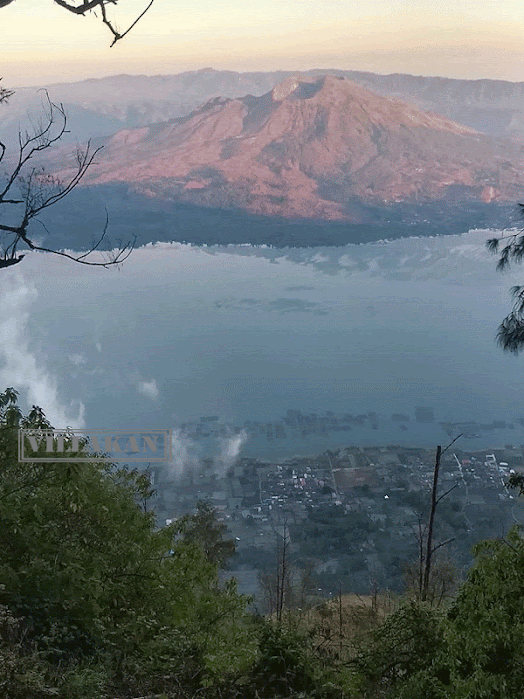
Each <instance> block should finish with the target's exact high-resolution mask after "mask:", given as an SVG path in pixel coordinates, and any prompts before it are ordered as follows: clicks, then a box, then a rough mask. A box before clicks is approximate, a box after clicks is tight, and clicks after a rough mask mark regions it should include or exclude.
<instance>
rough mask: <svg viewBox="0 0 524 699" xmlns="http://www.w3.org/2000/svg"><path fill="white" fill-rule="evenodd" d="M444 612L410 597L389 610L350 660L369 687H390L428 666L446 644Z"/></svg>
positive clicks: (371, 688)
mask: <svg viewBox="0 0 524 699" xmlns="http://www.w3.org/2000/svg"><path fill="white" fill-rule="evenodd" d="M443 620H444V617H443V613H442V612H441V611H439V610H437V609H434V608H432V607H430V606H429V605H427V604H424V603H420V602H417V601H415V600H409V601H407V602H405V603H404V604H403V605H402V606H401V607H400V608H399V609H397V610H396V611H394V612H393V613H392V614H390V615H389V616H388V617H387V618H386V620H385V621H384V623H383V624H381V625H380V626H379V627H378V629H376V630H375V631H373V632H372V634H371V635H370V637H369V638H368V639H365V640H364V641H363V642H362V643H361V644H360V649H359V652H358V654H357V656H356V657H355V658H354V660H352V662H351V664H352V665H353V666H354V667H355V669H356V670H357V671H358V672H359V673H360V674H361V675H362V677H363V678H365V680H366V687H367V691H368V692H370V693H371V696H373V693H374V692H376V691H377V690H384V689H387V690H388V691H391V690H393V689H396V688H398V686H399V685H402V683H403V682H404V681H405V679H406V678H409V677H411V676H412V675H413V674H415V673H417V672H419V671H420V670H423V669H427V668H428V667H430V666H431V665H432V663H433V661H434V658H435V656H436V654H437V653H438V652H439V650H440V649H441V648H442V645H443V633H442V628H443Z"/></svg>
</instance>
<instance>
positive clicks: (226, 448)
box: [219, 430, 248, 476]
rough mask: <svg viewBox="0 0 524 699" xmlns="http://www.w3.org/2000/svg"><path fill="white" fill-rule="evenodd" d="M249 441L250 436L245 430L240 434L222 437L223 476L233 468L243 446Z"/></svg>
mask: <svg viewBox="0 0 524 699" xmlns="http://www.w3.org/2000/svg"><path fill="white" fill-rule="evenodd" d="M247 439H248V434H247V432H246V431H245V430H241V431H240V432H239V433H238V434H233V435H230V436H229V437H221V438H220V439H219V442H220V471H221V473H220V475H221V476H224V475H225V473H226V471H227V470H228V469H229V468H231V466H233V464H234V463H235V461H236V460H237V458H238V455H239V454H240V449H241V448H242V445H243V444H244V442H246V440H247Z"/></svg>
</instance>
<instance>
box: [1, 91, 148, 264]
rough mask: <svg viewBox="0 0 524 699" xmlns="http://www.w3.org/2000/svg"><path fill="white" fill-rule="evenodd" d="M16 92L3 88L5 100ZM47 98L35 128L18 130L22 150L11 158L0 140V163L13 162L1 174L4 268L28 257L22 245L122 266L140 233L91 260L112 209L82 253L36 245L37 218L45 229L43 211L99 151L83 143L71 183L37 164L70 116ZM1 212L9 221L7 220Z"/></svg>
mask: <svg viewBox="0 0 524 699" xmlns="http://www.w3.org/2000/svg"><path fill="white" fill-rule="evenodd" d="M12 94H13V93H12V92H10V91H8V90H6V89H3V88H2V89H1V90H0V104H1V103H2V102H3V103H5V102H7V100H8V98H9V97H10V96H11V95H12ZM46 97H47V113H46V114H45V117H44V118H43V119H42V120H41V121H40V123H39V124H38V125H37V126H36V127H35V128H34V131H33V133H28V132H26V133H25V134H20V135H19V144H18V153H17V154H16V156H15V157H13V158H9V157H8V152H7V147H6V145H5V144H4V143H2V141H0V164H1V163H2V162H3V161H5V163H6V164H8V163H9V167H10V171H9V172H8V173H7V174H6V175H5V176H0V269H2V268H6V267H11V266H12V265H16V264H19V263H20V262H21V261H22V259H23V258H24V257H25V255H20V254H19V246H20V245H22V244H24V245H25V246H26V247H27V248H29V249H30V250H40V251H42V252H47V253H53V254H55V255H60V256H62V257H67V258H68V259H70V260H73V261H74V262H77V263H79V264H84V265H92V266H98V267H109V266H111V265H118V264H120V263H122V262H123V261H124V260H126V259H127V257H129V255H130V254H131V252H132V250H133V248H134V245H135V242H136V236H134V238H133V240H132V241H128V242H127V243H126V244H125V245H120V247H119V249H118V250H117V251H116V252H111V253H106V255H107V257H106V261H105V262H92V261H90V260H88V259H87V258H88V256H89V255H90V254H91V253H93V252H94V251H95V250H97V249H98V248H99V247H100V245H101V244H102V241H103V240H104V238H105V236H106V233H107V227H108V223H109V220H108V217H107V212H106V223H105V226H104V230H103V232H102V234H101V235H100V237H99V239H98V240H97V241H96V240H93V242H92V244H91V249H90V250H89V251H88V252H85V253H82V254H81V255H76V256H75V255H70V254H69V253H66V252H63V251H58V250H54V249H51V248H47V247H43V246H41V245H37V244H36V243H35V242H34V241H35V238H34V235H33V234H30V232H29V228H30V226H31V224H32V223H33V222H39V223H40V224H41V225H42V226H43V227H44V229H45V226H44V224H43V223H42V221H40V220H39V218H38V216H39V215H40V214H41V213H42V212H43V211H45V210H46V209H48V208H49V207H51V206H54V205H55V204H57V203H58V202H59V201H61V200H62V199H63V198H64V197H66V196H67V195H68V194H69V193H70V192H71V191H72V190H73V189H74V188H75V187H76V186H77V185H78V184H79V182H80V180H81V179H82V178H83V176H84V175H85V173H86V171H87V170H88V168H89V166H90V165H91V163H92V162H93V159H94V158H95V156H96V154H97V153H98V151H99V150H100V148H97V149H95V150H92V148H91V143H90V142H88V143H87V146H86V147H85V148H84V149H81V148H78V149H77V151H76V154H75V165H74V168H73V174H72V176H71V177H70V178H69V179H68V181H67V182H63V181H62V180H61V179H60V178H59V177H57V176H56V175H52V174H50V173H48V172H46V169H45V166H43V165H42V164H40V165H38V158H39V157H40V156H41V154H42V153H45V152H46V151H49V150H50V149H52V148H53V146H55V145H56V144H57V143H58V142H59V141H60V139H61V138H62V136H63V135H64V133H66V130H67V117H66V113H65V111H64V107H63V105H61V104H60V105H57V104H55V103H54V102H52V101H51V100H50V99H49V96H48V95H47V93H46ZM2 214H3V221H4V222H2ZM46 230H47V229H46Z"/></svg>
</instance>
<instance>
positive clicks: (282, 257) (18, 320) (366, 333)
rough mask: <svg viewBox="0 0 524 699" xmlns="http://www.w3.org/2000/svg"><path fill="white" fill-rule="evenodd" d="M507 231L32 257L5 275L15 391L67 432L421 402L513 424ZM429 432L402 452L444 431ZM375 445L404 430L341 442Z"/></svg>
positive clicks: (518, 401)
mask: <svg viewBox="0 0 524 699" xmlns="http://www.w3.org/2000/svg"><path fill="white" fill-rule="evenodd" d="M492 236H493V233H492V232H489V231H472V232H469V233H466V234H464V235H461V236H446V237H441V238H421V239H402V240H396V241H392V242H382V243H374V244H368V245H362V246H346V247H343V248H341V247H339V248H332V247H331V248H315V249H299V248H295V249H284V250H282V249H280V250H277V249H272V248H268V247H257V248H254V247H248V246H244V247H242V246H236V247H227V248H224V247H222V248H219V247H208V248H205V247H191V246H189V245H182V244H178V243H173V244H168V243H160V244H156V245H149V246H147V247H144V248H140V249H138V250H136V251H134V253H133V254H132V255H131V257H130V258H129V259H128V260H127V261H126V263H125V264H124V266H123V267H122V269H121V270H120V271H117V270H115V269H109V270H106V269H103V268H93V267H91V268H89V267H80V266H79V265H75V264H74V263H72V262H69V261H67V260H62V259H58V258H54V257H53V256H49V255H48V256H43V255H38V254H33V255H31V256H28V258H27V259H26V260H24V263H23V265H22V266H21V267H20V269H16V268H15V269H13V270H9V271H6V272H4V276H3V279H4V283H3V288H2V291H1V292H0V294H1V296H2V299H1V303H2V307H3V308H4V309H5V310H6V311H8V312H9V313H10V315H11V317H10V318H7V319H6V320H4V321H3V323H2V324H1V325H0V368H1V371H0V373H1V381H2V384H3V385H4V386H14V387H15V388H17V389H19V390H21V392H22V396H21V397H22V398H23V401H22V404H23V405H24V404H25V405H31V404H33V403H38V404H39V405H41V406H42V407H43V408H44V411H45V412H46V414H47V415H48V417H49V419H50V420H51V422H52V423H53V425H54V426H55V427H64V426H66V425H71V426H76V427H82V426H86V427H90V428H94V427H111V428H114V429H116V428H137V429H139V428H151V429H153V428H157V429H163V428H167V427H174V426H176V425H177V424H179V423H180V422H184V421H188V420H191V419H196V420H198V419H199V416H203V415H219V416H220V417H221V419H224V420H228V421H230V422H232V423H235V424H237V425H239V426H242V425H243V424H244V422H245V421H246V420H260V421H271V420H276V419H278V418H279V417H280V416H283V415H285V414H286V411H287V410H288V409H290V408H293V409H300V410H302V411H303V412H318V413H322V412H324V411H327V410H332V411H335V412H350V413H363V412H368V411H376V412H377V413H378V415H379V416H383V417H384V418H386V417H387V418H389V416H390V415H391V413H392V412H403V413H407V414H408V415H410V416H411V418H412V419H413V414H414V407H415V406H418V405H423V406H432V407H433V408H434V411H435V420H436V421H437V422H438V421H440V420H455V421H459V420H466V419H472V420H479V421H484V422H491V421H492V420H493V419H502V420H507V421H509V422H515V421H516V420H517V419H518V418H519V417H521V416H524V398H523V396H524V390H523V389H524V376H523V365H522V359H520V358H519V357H514V356H510V355H506V354H504V353H503V352H502V351H501V349H500V348H498V347H497V345H496V343H495V339H494V337H495V333H496V330H497V326H498V324H499V323H500V321H501V320H502V319H503V317H504V316H505V315H507V313H508V312H509V310H510V307H511V299H510V296H509V288H510V287H511V286H512V285H513V284H518V283H519V282H520V281H521V279H522V278H523V277H524V269H522V270H521V269H518V268H515V269H514V270H513V271H510V272H508V273H505V274H500V273H498V272H496V270H495V265H496V261H497V258H496V257H494V256H492V255H490V254H489V253H488V252H487V251H486V250H485V241H486V239H488V238H489V237H492ZM26 390H28V391H29V393H25V391H26ZM413 427H415V426H413ZM417 429H418V428H417ZM424 429H427V430H428V431H427V432H426V433H424V432H420V429H419V432H420V434H419V436H416V434H415V433H417V430H416V429H415V431H412V432H411V433H410V432H398V431H396V432H395V434H394V437H395V440H394V441H395V443H406V444H410V443H413V442H414V441H416V442H417V443H420V440H421V439H424V434H426V435H427V439H428V441H429V443H428V445H427V446H432V445H433V444H434V440H435V439H437V438H440V439H442V440H444V439H445V438H446V435H445V434H444V433H443V432H442V431H441V430H440V428H439V427H438V426H437V425H433V426H428V427H427V428H424ZM417 434H418V433H417ZM495 434H496V435H497V436H495ZM508 434H512V441H513V442H514V443H519V442H520V441H522V442H524V439H522V437H523V436H524V434H522V433H521V429H519V428H517V429H515V430H514V431H512V433H510V432H509V431H507V433H506V432H505V433H502V432H501V433H498V432H497V433H493V434H492V435H490V436H489V438H487V440H486V439H484V440H479V442H478V444H477V440H474V441H473V442H470V443H469V446H471V447H473V446H474V445H477V446H484V443H483V442H486V441H487V443H486V446H488V444H489V443H492V442H494V441H496V442H497V443H498V442H499V441H500V442H501V443H503V442H504V440H505V439H506V441H507V436H508ZM370 439H371V440H373V443H377V444H382V443H391V441H392V439H393V434H392V433H390V432H384V431H382V430H380V431H375V432H374V433H373V434H372V435H367V434H366V435H365V434H360V437H357V432H356V431H353V432H350V433H348V434H345V435H344V436H343V437H342V436H340V437H337V440H338V441H339V443H351V442H352V441H354V442H357V441H358V443H366V442H369V440H370ZM340 440H343V441H340ZM510 441H511V440H510ZM481 442H482V443H481ZM316 446H317V445H316V444H314V443H311V447H310V448H311V450H312V453H316V452H315V448H316ZM245 448H246V449H248V451H249V445H245ZM260 448H262V445H261V446H260ZM272 449H273V451H275V455H276V451H278V450H279V449H280V451H282V450H283V449H284V451H285V450H286V449H287V450H292V449H293V447H292V445H286V446H285V448H284V445H283V444H282V445H280V446H279V445H278V443H276V444H274V445H273V446H272ZM300 451H302V452H303V451H304V445H302V448H301V450H300ZM246 453H247V452H246ZM285 455H286V454H282V456H285ZM260 456H264V454H260Z"/></svg>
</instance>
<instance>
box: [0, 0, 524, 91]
mask: <svg viewBox="0 0 524 699" xmlns="http://www.w3.org/2000/svg"><path fill="white" fill-rule="evenodd" d="M72 1H74V0H72ZM76 4H80V3H79V2H77V3H76ZM147 4H148V2H147V0H120V2H119V3H118V5H117V6H115V7H111V10H108V13H109V14H110V15H111V16H112V17H113V18H114V19H115V21H116V23H117V26H118V28H119V29H120V30H121V31H123V30H124V29H126V28H127V26H129V24H131V22H132V21H133V20H134V19H135V18H136V17H137V16H138V15H139V14H140V12H141V11H142V10H143V9H144V8H145V7H146V6H147ZM0 36H1V44H0V45H1V49H0V71H1V72H0V75H1V76H3V85H5V86H8V85H9V86H11V87H21V86H25V85H30V86H33V85H34V86H40V85H45V84H50V83H53V82H75V81H77V80H83V79H86V78H97V77H103V76H108V75H118V74H122V73H127V74H141V75H160V74H164V75H166V74H174V73H179V72H183V71H187V70H198V69H201V68H206V67H211V68H215V69H216V70H220V69H227V70H237V71H255V70H260V71H271V70H278V69H281V70H308V69H311V68H339V69H346V70H364V71H372V72H377V73H383V74H387V73H409V74H413V75H439V76H443V77H451V78H466V79H481V78H491V79H500V80H511V81H521V80H522V81H524V60H523V59H524V50H523V46H524V43H523V39H524V7H523V6H522V2H521V0H453V1H451V0H365V2H363V1H362V0H357V1H353V0H259V2H256V3H254V2H252V0H155V2H154V3H153V5H152V7H151V9H150V10H149V12H148V13H147V14H146V15H145V16H144V17H143V18H142V19H141V20H140V22H139V23H138V24H137V25H136V27H135V28H134V29H133V30H132V32H131V33H130V34H129V35H128V36H127V37H125V38H124V39H123V40H122V41H119V42H117V44H116V45H115V46H113V47H112V48H110V43H111V38H112V37H111V35H110V33H109V31H108V30H107V28H106V27H104V26H103V25H102V23H101V20H100V17H95V16H94V15H93V14H91V15H89V16H87V17H81V16H76V15H74V14H72V13H69V12H68V11H67V10H64V9H63V8H61V7H59V6H58V5H56V4H55V3H54V2H53V0H14V1H13V2H11V3H10V4H9V5H8V6H7V7H4V8H1V9H0Z"/></svg>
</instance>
